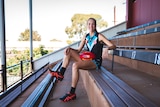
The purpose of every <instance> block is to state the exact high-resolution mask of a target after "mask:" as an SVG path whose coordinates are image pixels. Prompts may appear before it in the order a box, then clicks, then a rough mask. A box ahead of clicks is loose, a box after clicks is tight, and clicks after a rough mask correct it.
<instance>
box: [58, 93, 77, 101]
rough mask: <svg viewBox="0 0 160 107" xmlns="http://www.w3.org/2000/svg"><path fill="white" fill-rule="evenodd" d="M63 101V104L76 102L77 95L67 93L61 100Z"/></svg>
mask: <svg viewBox="0 0 160 107" xmlns="http://www.w3.org/2000/svg"><path fill="white" fill-rule="evenodd" d="M59 99H60V100H61V101H63V102H68V101H71V100H75V99H76V94H75V93H73V94H72V93H67V94H66V95H64V96H63V97H61V98H59Z"/></svg>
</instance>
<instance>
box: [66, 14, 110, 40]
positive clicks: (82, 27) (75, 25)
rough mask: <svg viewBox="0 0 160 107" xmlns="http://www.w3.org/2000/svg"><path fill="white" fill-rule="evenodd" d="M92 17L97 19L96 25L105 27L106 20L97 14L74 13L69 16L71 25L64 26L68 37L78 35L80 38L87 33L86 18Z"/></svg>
mask: <svg viewBox="0 0 160 107" xmlns="http://www.w3.org/2000/svg"><path fill="white" fill-rule="evenodd" d="M90 17H93V18H95V19H96V21H97V27H98V28H103V27H107V25H108V24H107V22H106V21H104V20H103V19H102V17H101V16H100V15H98V14H75V15H74V16H73V17H72V18H71V22H72V25H71V27H68V26H67V27H66V29H65V32H66V34H67V35H68V37H69V38H73V37H75V36H78V38H81V37H82V36H83V35H84V34H85V33H87V27H86V25H87V23H86V21H87V19H88V18H90Z"/></svg>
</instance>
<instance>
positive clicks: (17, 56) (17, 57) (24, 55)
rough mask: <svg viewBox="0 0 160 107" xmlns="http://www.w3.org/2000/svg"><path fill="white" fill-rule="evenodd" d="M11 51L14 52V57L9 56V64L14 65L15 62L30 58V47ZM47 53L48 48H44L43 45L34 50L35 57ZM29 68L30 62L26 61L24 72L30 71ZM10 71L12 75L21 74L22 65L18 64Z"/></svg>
mask: <svg viewBox="0 0 160 107" xmlns="http://www.w3.org/2000/svg"><path fill="white" fill-rule="evenodd" d="M11 53H12V54H13V57H10V58H7V66H13V65H14V64H18V63H20V61H26V60H30V53H29V49H27V50H25V51H17V50H12V52H11ZM45 54H48V50H44V46H43V45H41V46H40V47H39V48H35V49H34V50H33V55H34V58H39V57H41V56H43V55H45ZM28 69H29V64H28V63H26V65H25V66H24V74H25V73H26V72H28ZM8 73H9V74H11V75H19V74H20V66H16V67H14V68H13V69H9V70H8Z"/></svg>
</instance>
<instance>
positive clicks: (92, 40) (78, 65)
mask: <svg viewBox="0 0 160 107" xmlns="http://www.w3.org/2000/svg"><path fill="white" fill-rule="evenodd" d="M87 28H88V30H89V33H88V34H87V35H85V36H84V37H83V38H82V40H81V43H80V45H79V48H78V49H73V48H70V47H68V48H67V49H66V50H65V51H64V58H63V63H62V67H61V69H60V72H53V71H51V70H50V73H51V74H52V76H55V77H56V78H57V79H58V80H60V81H62V80H63V78H64V76H63V75H64V72H65V70H66V68H67V66H68V64H69V61H70V59H71V58H73V59H74V61H75V62H74V63H73V65H72V83H71V90H70V92H69V93H67V94H66V95H64V96H63V97H62V98H60V100H62V101H64V102H67V101H70V100H74V99H76V94H75V90H76V86H77V83H78V79H79V73H78V72H79V69H85V70H90V69H99V68H100V66H101V63H102V50H103V44H106V45H107V46H108V49H115V48H116V46H115V45H114V44H112V43H111V42H110V41H109V40H108V39H107V38H106V37H105V36H104V35H102V34H100V33H98V32H97V30H96V20H95V19H94V18H89V19H88V21H87ZM85 44H86V46H87V51H89V52H91V53H93V55H92V56H93V57H94V58H93V59H92V60H87V59H86V60H84V59H83V55H82V56H81V57H80V55H79V54H80V52H81V51H82V49H83V47H84V45H85Z"/></svg>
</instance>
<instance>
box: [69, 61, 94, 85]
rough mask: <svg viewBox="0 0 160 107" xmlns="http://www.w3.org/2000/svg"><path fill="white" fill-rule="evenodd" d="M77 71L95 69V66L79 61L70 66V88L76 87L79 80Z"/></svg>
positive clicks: (89, 62) (88, 62)
mask: <svg viewBox="0 0 160 107" xmlns="http://www.w3.org/2000/svg"><path fill="white" fill-rule="evenodd" d="M79 69H86V70H88V69H96V65H95V64H94V63H93V62H92V61H79V62H75V63H73V65H72V84H71V86H72V87H74V88H75V87H76V86H77V83H78V80H79Z"/></svg>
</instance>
